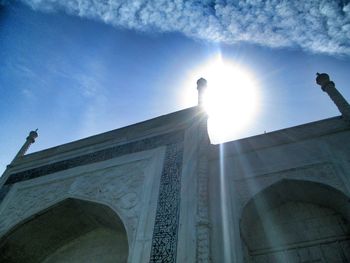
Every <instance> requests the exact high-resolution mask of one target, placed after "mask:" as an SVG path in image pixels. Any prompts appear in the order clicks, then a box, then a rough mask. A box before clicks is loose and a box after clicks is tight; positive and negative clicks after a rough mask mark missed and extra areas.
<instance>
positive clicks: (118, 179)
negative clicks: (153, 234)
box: [0, 161, 146, 239]
mask: <svg viewBox="0 0 350 263" xmlns="http://www.w3.org/2000/svg"><path fill="white" fill-rule="evenodd" d="M145 165H146V161H137V162H133V163H129V164H125V165H118V166H115V167H109V168H107V169H102V170H98V171H94V172H89V173H82V174H79V175H77V176H74V177H68V178H65V179H63V178H62V179H60V180H57V178H56V180H52V181H48V182H43V183H41V182H40V181H38V182H30V183H29V182H25V183H23V184H19V185H15V186H14V187H13V189H12V190H11V192H10V194H9V196H8V198H7V199H6V202H4V203H3V204H2V206H1V210H0V214H1V219H2V220H1V221H0V236H1V235H3V234H4V233H5V232H6V231H8V230H9V229H11V228H12V227H13V226H15V225H16V224H18V223H20V222H21V221H22V220H25V219H27V218H30V217H31V216H32V215H35V214H36V213H38V212H40V211H42V210H45V209H46V208H48V207H50V206H52V205H54V204H56V203H58V202H59V201H61V200H64V199H66V198H69V197H74V198H78V199H83V200H89V201H95V202H99V203H104V204H108V205H109V206H110V207H111V208H113V209H114V210H115V211H116V212H117V213H118V215H119V216H120V217H121V218H122V220H123V222H124V224H125V226H126V229H127V232H128V234H129V237H130V238H131V239H132V238H133V237H134V235H135V228H136V226H137V219H138V215H139V213H140V203H141V198H142V186H143V183H144V173H143V169H144V167H145Z"/></svg>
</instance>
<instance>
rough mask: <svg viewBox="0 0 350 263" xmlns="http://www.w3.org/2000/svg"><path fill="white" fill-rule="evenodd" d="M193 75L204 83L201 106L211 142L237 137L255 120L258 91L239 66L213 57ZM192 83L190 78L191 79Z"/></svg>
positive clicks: (219, 57)
mask: <svg viewBox="0 0 350 263" xmlns="http://www.w3.org/2000/svg"><path fill="white" fill-rule="evenodd" d="M193 75H195V77H199V76H201V77H204V78H205V79H206V80H207V82H208V87H207V90H206V92H205V94H204V108H205V110H206V112H207V114H208V117H209V118H208V132H209V136H210V139H211V141H212V142H213V143H221V142H224V141H228V140H232V139H237V138H238V137H242V136H241V133H242V132H244V130H245V129H246V128H247V127H249V125H250V124H252V123H253V122H254V121H255V120H256V116H257V113H258V108H259V94H258V88H257V83H256V80H255V78H254V77H253V76H252V74H251V73H249V71H248V70H246V69H244V68H243V67H242V66H241V65H238V64H234V63H232V62H230V61H224V60H223V59H222V57H221V56H216V57H215V59H212V60H211V61H210V62H209V63H208V64H206V65H205V66H203V67H201V68H200V69H198V70H197V71H196V72H195V73H194V74H193ZM192 82H193V80H192Z"/></svg>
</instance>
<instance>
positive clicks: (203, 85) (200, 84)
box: [197, 78, 207, 107]
mask: <svg viewBox="0 0 350 263" xmlns="http://www.w3.org/2000/svg"><path fill="white" fill-rule="evenodd" d="M206 89H207V81H206V80H205V79H204V78H200V79H199V80H197V90H198V106H202V107H203V103H204V93H205V90H206Z"/></svg>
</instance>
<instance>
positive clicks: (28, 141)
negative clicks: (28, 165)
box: [11, 129, 38, 163]
mask: <svg viewBox="0 0 350 263" xmlns="http://www.w3.org/2000/svg"><path fill="white" fill-rule="evenodd" d="M37 131H38V129H36V130H35V131H31V132H30V133H29V135H28V137H27V139H26V141H25V143H24V144H23V146H22V147H21V149H20V150H19V151H18V153H17V154H16V156H15V158H13V160H12V162H11V163H13V162H15V161H16V160H17V159H18V158H20V157H22V156H23V155H25V153H26V152H27V151H28V149H29V147H30V145H31V144H32V143H34V142H35V139H36V138H38V132H37Z"/></svg>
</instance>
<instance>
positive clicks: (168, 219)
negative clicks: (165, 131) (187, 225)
mask: <svg viewBox="0 0 350 263" xmlns="http://www.w3.org/2000/svg"><path fill="white" fill-rule="evenodd" d="M182 156H183V143H182V142H181V143H177V144H172V145H168V147H167V149H166V155H165V161H164V166H163V171H162V175H161V179H160V187H159V196H158V204H157V212H156V219H155V223H154V231H153V237H152V248H151V256H150V262H152V263H154V262H158V263H161V262H162V263H164V262H165V263H167V262H169V263H175V262H176V252H177V251H176V250H177V236H178V226H179V215H180V190H181V169H182Z"/></svg>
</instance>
